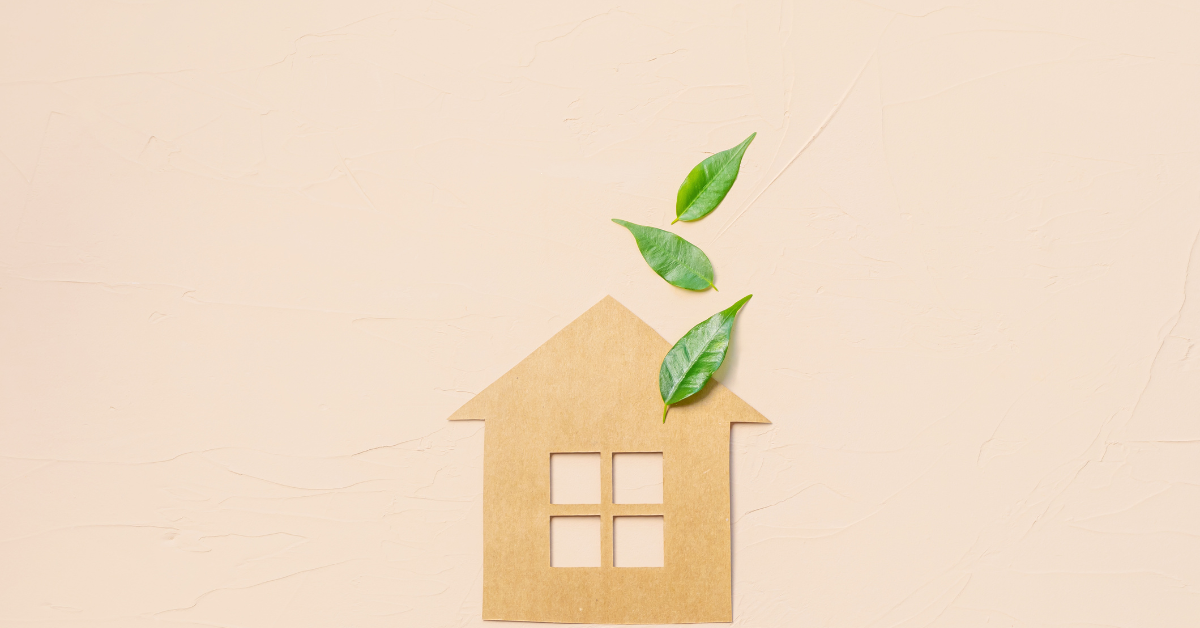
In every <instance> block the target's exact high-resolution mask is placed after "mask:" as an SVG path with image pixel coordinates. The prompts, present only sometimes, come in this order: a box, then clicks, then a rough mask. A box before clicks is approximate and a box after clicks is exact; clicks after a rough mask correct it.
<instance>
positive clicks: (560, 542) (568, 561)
mask: <svg viewBox="0 0 1200 628" xmlns="http://www.w3.org/2000/svg"><path fill="white" fill-rule="evenodd" d="M660 519H661V517H660ZM661 527H662V526H661V525H660V526H659V528H660V531H661ZM659 544H660V546H661V544H662V541H661V540H660V541H659ZM550 566H551V567H599V566H600V517H598V516H584V517H578V516H570V517H550Z"/></svg>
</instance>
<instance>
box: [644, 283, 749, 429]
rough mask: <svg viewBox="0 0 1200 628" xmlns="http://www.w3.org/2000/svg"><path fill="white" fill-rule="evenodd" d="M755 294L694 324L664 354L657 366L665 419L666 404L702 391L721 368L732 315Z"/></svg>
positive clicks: (730, 333)
mask: <svg viewBox="0 0 1200 628" xmlns="http://www.w3.org/2000/svg"><path fill="white" fill-rule="evenodd" d="M752 296H754V295H752V294H751V295H747V296H746V297H745V298H743V299H742V300H741V301H738V302H737V303H734V304H733V305H731V306H729V308H728V309H724V310H721V311H720V312H717V313H716V314H713V315H712V317H710V318H709V319H708V320H706V321H704V322H703V323H700V324H699V325H696V326H695V327H693V328H691V330H689V331H688V333H686V334H684V335H683V338H680V339H679V342H677V343H675V346H674V347H671V350H670V351H668V352H667V356H666V357H665V358H663V361H662V366H661V367H659V369H658V392H659V394H661V395H662V400H663V423H666V422H667V408H670V407H671V404H675V403H679V402H680V401H683V400H684V399H687V398H688V397H691V396H692V395H694V394H696V393H698V392H700V389H702V388H704V385H705V384H707V383H708V380H709V378H711V377H712V374H713V373H714V372H716V370H717V369H719V368H721V363H722V362H724V361H725V353H726V352H727V351H728V350H729V340H730V338H732V336H733V319H734V318H735V317H736V316H737V313H738V310H740V309H742V306H743V305H745V304H746V301H749V300H750V297H752Z"/></svg>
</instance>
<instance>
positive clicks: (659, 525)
mask: <svg viewBox="0 0 1200 628" xmlns="http://www.w3.org/2000/svg"><path fill="white" fill-rule="evenodd" d="M613 566H614V567H662V566H663V517H662V515H657V516H637V517H613Z"/></svg>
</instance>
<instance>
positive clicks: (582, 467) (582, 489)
mask: <svg viewBox="0 0 1200 628" xmlns="http://www.w3.org/2000/svg"><path fill="white" fill-rule="evenodd" d="M550 503H551V504H599V503H600V454H598V453H578V454H577V453H563V454H550Z"/></svg>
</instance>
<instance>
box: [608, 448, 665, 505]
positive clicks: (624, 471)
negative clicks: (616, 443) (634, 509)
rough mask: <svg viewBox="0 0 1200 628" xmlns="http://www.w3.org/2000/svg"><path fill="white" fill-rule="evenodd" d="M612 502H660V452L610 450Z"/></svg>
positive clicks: (661, 491)
mask: <svg viewBox="0 0 1200 628" xmlns="http://www.w3.org/2000/svg"><path fill="white" fill-rule="evenodd" d="M613 503H614V504H661V503H663V455H662V452H658V453H621V454H613Z"/></svg>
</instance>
